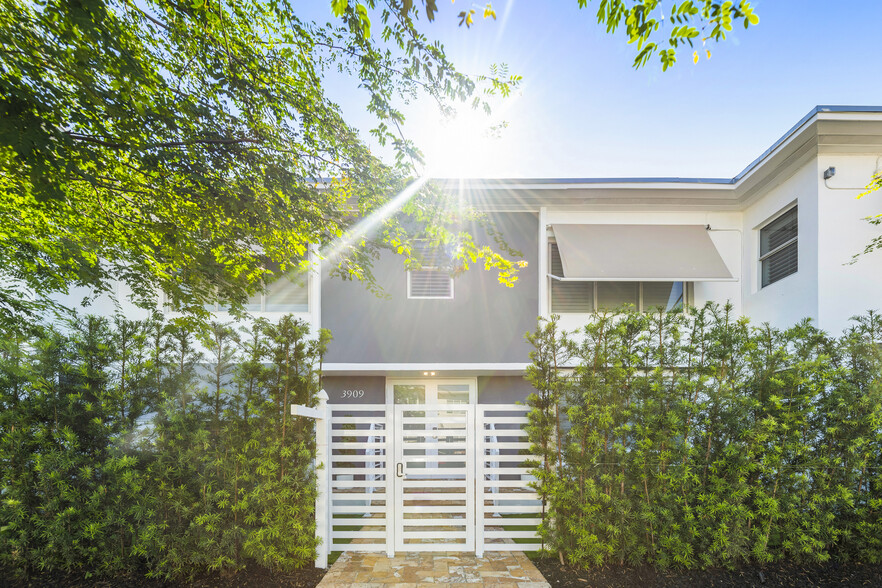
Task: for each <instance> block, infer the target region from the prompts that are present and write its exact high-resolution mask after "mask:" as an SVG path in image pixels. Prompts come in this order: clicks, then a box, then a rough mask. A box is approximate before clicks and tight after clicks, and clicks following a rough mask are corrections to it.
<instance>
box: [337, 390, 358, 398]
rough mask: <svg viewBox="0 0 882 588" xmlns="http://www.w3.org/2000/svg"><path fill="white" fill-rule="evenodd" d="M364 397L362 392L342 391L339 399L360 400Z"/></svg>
mask: <svg viewBox="0 0 882 588" xmlns="http://www.w3.org/2000/svg"><path fill="white" fill-rule="evenodd" d="M363 396H364V390H343V394H342V395H341V396H340V398H361V397H363Z"/></svg>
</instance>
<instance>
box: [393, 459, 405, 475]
mask: <svg viewBox="0 0 882 588" xmlns="http://www.w3.org/2000/svg"><path fill="white" fill-rule="evenodd" d="M395 475H396V476H398V477H399V478H403V477H404V464H403V463H401V462H398V463H397V464H395Z"/></svg>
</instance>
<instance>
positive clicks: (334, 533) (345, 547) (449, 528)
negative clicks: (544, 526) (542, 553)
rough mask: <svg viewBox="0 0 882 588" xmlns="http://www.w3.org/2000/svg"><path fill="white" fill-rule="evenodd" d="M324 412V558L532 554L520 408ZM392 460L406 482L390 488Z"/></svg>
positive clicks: (532, 518) (380, 407) (536, 518)
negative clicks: (338, 554)
mask: <svg viewBox="0 0 882 588" xmlns="http://www.w3.org/2000/svg"><path fill="white" fill-rule="evenodd" d="M330 408H331V419H330V423H331V445H330V453H331V456H330V459H331V470H330V478H331V481H330V486H331V487H330V502H331V505H330V506H331V509H330V510H331V516H332V519H333V520H332V523H331V539H330V549H331V551H389V550H391V547H392V546H393V545H394V546H395V548H396V549H397V550H399V551H402V550H403V551H431V550H441V551H463V550H468V551H471V550H474V551H475V552H477V553H478V554H482V553H483V552H484V551H516V550H524V551H532V550H537V549H540V547H541V543H540V540H539V538H538V537H537V536H536V527H537V525H538V524H539V522H540V520H541V519H540V517H541V513H542V503H541V501H540V500H539V499H538V496H537V495H536V492H535V490H534V489H533V488H530V487H529V483H530V482H531V481H532V480H533V479H534V478H533V476H532V475H531V468H530V467H528V466H527V465H526V463H525V461H526V460H528V459H535V458H534V457H533V456H532V455H529V449H530V443H529V441H528V440H527V436H526V432H525V431H524V426H525V425H526V424H527V417H526V412H527V410H528V408H527V407H524V406H520V405H514V404H511V405H509V404H506V405H497V404H493V405H480V404H479V405H472V406H455V405H454V406H450V405H447V406H436V407H431V409H430V410H427V411H422V412H421V411H414V408H413V407H408V406H396V407H394V409H393V408H392V407H387V405H385V404H370V405H359V406H346V407H340V406H332V407H330ZM422 408H423V407H422V406H421V407H420V409H422ZM393 420H394V421H395V422H396V425H395V426H393ZM395 431H397V435H398V436H397V438H396V439H395V440H394V441H393V438H392V437H393V435H394V434H395ZM405 437H407V438H408V440H409V443H404V438H405ZM395 442H397V443H398V444H399V445H400V450H399V449H397V448H394V445H393V443H395ZM405 447H406V448H407V452H406V454H405V451H404V448H405ZM399 451H400V455H397V454H398V453H399ZM396 457H397V458H398V459H401V458H403V459H404V461H403V462H402V463H404V464H405V467H406V466H407V464H409V466H410V470H411V474H412V475H411V477H410V479H409V480H408V481H407V484H406V485H402V486H400V487H396V488H393V486H392V485H390V484H389V481H390V480H391V479H392V478H393V477H394V476H395V463H396V460H395V458H396ZM417 470H419V471H417ZM470 489H471V491H470ZM398 512H400V515H398V517H400V519H399V524H398V525H396V524H395V522H394V519H393V517H394V515H395V513H398ZM398 517H395V518H398ZM460 523H462V524H460ZM396 526H398V533H396ZM399 533H400V534H401V535H400V536H398V540H397V541H395V538H396V535H398V534H399ZM405 537H406V538H407V542H403V539H404V538H405ZM387 541H388V542H389V543H388V544H387Z"/></svg>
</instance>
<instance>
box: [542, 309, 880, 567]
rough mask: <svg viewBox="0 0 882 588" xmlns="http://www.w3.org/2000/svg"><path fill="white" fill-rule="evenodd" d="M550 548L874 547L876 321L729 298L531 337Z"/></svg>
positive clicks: (852, 552)
mask: <svg viewBox="0 0 882 588" xmlns="http://www.w3.org/2000/svg"><path fill="white" fill-rule="evenodd" d="M528 339H529V341H530V342H531V343H532V345H533V346H534V348H535V350H534V352H533V353H532V354H531V356H532V360H533V365H532V366H531V367H530V369H529V370H528V376H527V377H528V380H529V381H530V382H531V383H532V384H533V385H534V387H535V388H536V389H537V393H535V394H533V395H532V396H531V397H530V398H529V399H528V403H529V405H530V406H531V407H532V411H531V413H530V417H529V418H530V425H529V427H528V431H529V434H530V439H531V441H532V443H533V445H534V448H533V450H534V452H535V454H536V455H538V456H540V458H541V460H542V462H541V463H538V464H536V469H535V474H536V478H537V482H535V485H536V487H537V491H538V492H539V494H540V496H542V497H543V499H544V500H545V503H546V509H545V513H546V514H545V515H544V520H543V524H542V525H541V526H540V532H541V534H542V537H543V540H544V542H545V544H546V547H547V549H549V550H550V551H552V552H554V553H557V554H559V557H561V558H566V559H568V560H569V561H570V562H572V563H574V564H577V565H582V566H591V565H602V564H610V563H612V564H622V563H633V564H637V563H644V562H649V563H652V564H655V565H659V566H678V567H685V568H703V567H708V566H718V565H722V566H734V565H737V564H739V563H742V562H759V563H763V562H770V561H778V560H782V559H791V560H799V561H814V562H823V561H826V560H828V559H829V558H831V557H835V558H839V559H842V560H850V559H851V560H861V561H866V562H878V561H880V560H882V539H880V537H882V519H880V514H882V319H880V316H879V315H877V314H875V313H872V312H871V313H868V314H867V315H865V316H862V317H858V318H856V319H855V320H854V323H853V326H852V327H851V328H850V329H849V330H848V331H847V332H846V333H844V334H843V335H842V336H840V337H838V338H835V337H831V336H829V335H827V334H826V333H823V332H821V331H819V330H818V329H817V328H815V327H814V326H813V325H812V324H811V323H810V322H809V321H804V322H802V323H800V324H797V325H795V326H793V327H792V328H789V329H785V330H778V329H773V328H771V327H769V326H768V325H762V326H752V325H750V324H749V323H748V321H747V320H746V319H743V318H737V317H735V316H733V313H732V308H731V306H728V305H727V306H717V305H713V304H709V305H707V306H705V307H704V308H700V309H693V310H691V311H690V312H688V313H665V312H655V313H647V314H639V313H636V312H633V311H627V310H625V311H622V312H617V313H609V314H597V315H593V316H592V318H591V320H590V321H589V323H588V324H587V325H586V326H585V327H584V329H583V330H582V331H581V332H578V333H563V332H561V330H560V329H559V327H558V325H557V321H556V318H555V317H553V318H552V319H551V320H550V321H544V322H543V323H542V324H540V325H539V327H538V329H537V330H536V332H535V333H532V334H530V335H528Z"/></svg>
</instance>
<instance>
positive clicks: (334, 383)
mask: <svg viewBox="0 0 882 588" xmlns="http://www.w3.org/2000/svg"><path fill="white" fill-rule="evenodd" d="M322 388H324V390H325V392H327V393H328V404H386V376H324V377H323V378H322Z"/></svg>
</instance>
